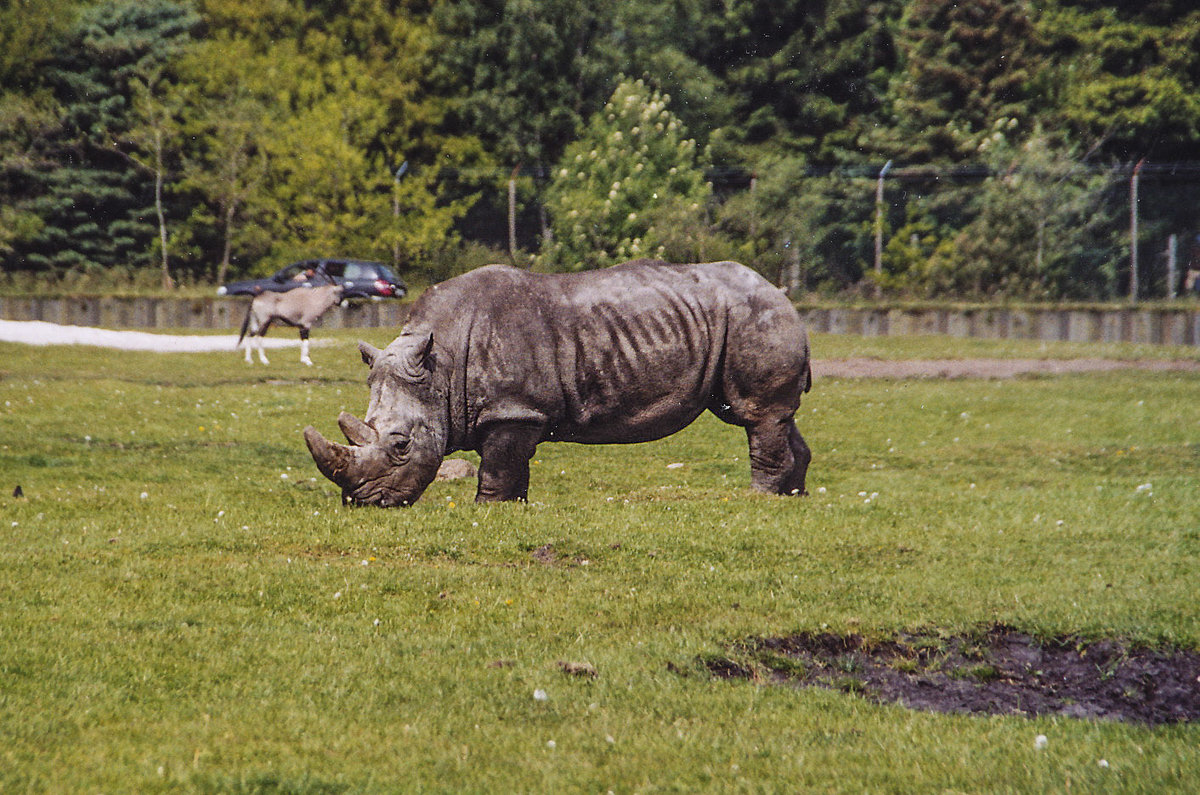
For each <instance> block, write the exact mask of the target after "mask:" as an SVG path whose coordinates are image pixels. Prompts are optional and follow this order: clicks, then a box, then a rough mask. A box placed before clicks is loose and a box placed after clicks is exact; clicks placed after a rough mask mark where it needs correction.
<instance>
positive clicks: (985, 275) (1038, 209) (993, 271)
mask: <svg viewBox="0 0 1200 795" xmlns="http://www.w3.org/2000/svg"><path fill="white" fill-rule="evenodd" d="M981 154H982V155H983V156H984V157H985V158H986V160H987V162H988V163H989V164H990V165H991V168H992V175H991V176H989V177H988V178H987V179H985V180H984V181H983V183H982V185H981V186H980V191H979V200H978V213H977V215H976V216H975V217H974V219H973V220H971V222H970V223H968V224H967V225H966V226H965V227H963V228H962V230H961V231H960V232H959V233H958V234H957V235H956V236H955V237H954V245H953V246H952V247H943V248H940V249H939V250H938V251H937V252H935V254H934V255H933V256H931V257H929V258H928V260H926V262H925V263H923V267H921V269H920V270H919V271H918V272H917V273H914V274H910V284H911V285H912V286H919V287H921V288H923V289H924V291H925V292H927V293H932V294H948V295H1009V296H1021V297H1039V298H1046V297H1048V298H1066V297H1073V298H1102V297H1111V295H1112V294H1113V288H1114V286H1115V275H1116V274H1115V272H1113V271H1111V270H1109V271H1105V270H1104V269H1102V268H1100V267H1098V263H1097V262H1096V259H1097V258H1096V257H1095V256H1094V254H1095V250H1096V249H1097V248H1100V249H1105V248H1106V247H1107V246H1108V244H1109V243H1108V239H1107V238H1108V231H1109V229H1110V224H1111V222H1112V218H1111V217H1109V215H1108V213H1107V212H1105V211H1104V208H1103V201H1104V197H1105V192H1106V189H1107V187H1108V185H1109V184H1110V183H1111V176H1110V175H1109V174H1107V173H1106V172H1104V171H1095V170H1092V169H1090V168H1088V163H1087V155H1086V153H1081V152H1080V151H1079V149H1078V148H1077V147H1060V146H1059V145H1057V144H1056V143H1055V142H1054V140H1053V138H1051V137H1050V136H1049V135H1047V134H1046V133H1045V132H1044V131H1043V130H1042V129H1041V128H1040V127H1035V128H1034V130H1033V131H1032V133H1031V134H1029V135H1026V136H1021V135H1020V134H1019V132H1018V125H1017V123H1016V120H1015V119H1014V120H1010V121H1003V120H1001V121H1000V122H998V123H997V124H996V126H995V128H994V131H993V133H992V135H991V136H989V137H988V138H987V139H986V140H985V141H984V142H983V144H981ZM1104 253H1105V254H1106V255H1107V256H1104V257H1103V258H1102V259H1103V260H1107V261H1112V256H1111V255H1112V254H1113V253H1114V252H1112V251H1111V249H1109V250H1106V251H1105V252H1104Z"/></svg>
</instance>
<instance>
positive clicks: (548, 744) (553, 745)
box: [546, 740, 558, 750]
mask: <svg viewBox="0 0 1200 795" xmlns="http://www.w3.org/2000/svg"><path fill="white" fill-rule="evenodd" d="M546 747H547V748H549V749H551V750H554V749H555V748H557V747H558V743H556V742H554V741H553V740H547V741H546Z"/></svg>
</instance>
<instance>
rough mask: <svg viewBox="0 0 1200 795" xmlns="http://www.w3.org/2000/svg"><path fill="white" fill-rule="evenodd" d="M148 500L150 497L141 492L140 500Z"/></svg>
mask: <svg viewBox="0 0 1200 795" xmlns="http://www.w3.org/2000/svg"><path fill="white" fill-rule="evenodd" d="M149 498H150V495H149V494H147V493H146V492H144V491H143V492H142V499H143V500H147V499H149Z"/></svg>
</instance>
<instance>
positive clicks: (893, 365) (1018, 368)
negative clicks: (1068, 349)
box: [813, 359, 1200, 379]
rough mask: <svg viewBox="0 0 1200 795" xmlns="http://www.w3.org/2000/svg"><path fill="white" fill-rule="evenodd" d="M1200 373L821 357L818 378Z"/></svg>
mask: <svg viewBox="0 0 1200 795" xmlns="http://www.w3.org/2000/svg"><path fill="white" fill-rule="evenodd" d="M1131 369H1132V370H1150V371H1154V372H1187V373H1197V372H1200V361H1192V360H1187V359H1178V360H1151V359H1146V360H1137V361H1127V360H1121V359H901V360H887V359H817V360H815V361H813V375H814V376H815V377H816V378H822V377H825V378H898V379H903V378H1013V377H1015V376H1018V375H1033V374H1041V375H1065V374H1068V373H1091V372H1107V371H1112V370H1131Z"/></svg>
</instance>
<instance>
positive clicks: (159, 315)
mask: <svg viewBox="0 0 1200 795" xmlns="http://www.w3.org/2000/svg"><path fill="white" fill-rule="evenodd" d="M248 305H249V301H248V300H247V299H238V298H191V299H188V298H113V297H78V298H6V297H3V296H0V319H4V320H45V321H49V322H51V323H59V324H62V325H68V326H98V327H101V328H116V329H122V328H152V329H172V328H209V329H235V330H236V329H237V328H239V327H240V326H241V324H242V318H243V317H244V316H245V313H246V307H247V306H248ZM408 306H409V305H408V304H407V303H401V302H398V301H365V302H357V303H355V304H352V305H351V306H349V307H345V308H343V307H335V308H334V309H333V310H332V311H330V312H329V314H327V315H326V316H325V317H324V319H323V321H322V325H323V326H324V327H325V328H376V327H392V328H399V327H400V326H401V325H403V323H404V318H405V317H406V316H407V314H408ZM800 313H801V314H802V315H803V316H804V318H805V320H806V321H807V322H808V326H809V328H810V329H811V330H813V331H816V332H823V333H830V334H861V335H864V336H894V335H905V334H945V335H949V336H953V337H984V338H989V339H1034V340H1045V341H1071V342H1134V343H1142V344H1151V345H1155V344H1163V345H1200V307H1192V308H1163V307H1149V308H1148V307H1131V308H1088V309H1078V308H1066V309H1057V308H1045V309H1028V308H1026V309H1008V308H1002V307H996V308H988V307H984V308H968V309H947V308H936V307H928V308H895V307H890V308H889V307H879V308H871V307H861V308H850V307H810V306H801V307H800Z"/></svg>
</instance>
